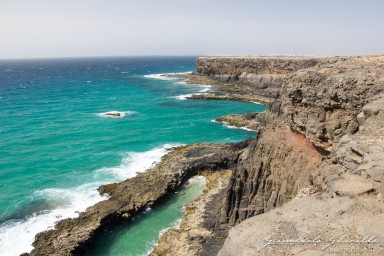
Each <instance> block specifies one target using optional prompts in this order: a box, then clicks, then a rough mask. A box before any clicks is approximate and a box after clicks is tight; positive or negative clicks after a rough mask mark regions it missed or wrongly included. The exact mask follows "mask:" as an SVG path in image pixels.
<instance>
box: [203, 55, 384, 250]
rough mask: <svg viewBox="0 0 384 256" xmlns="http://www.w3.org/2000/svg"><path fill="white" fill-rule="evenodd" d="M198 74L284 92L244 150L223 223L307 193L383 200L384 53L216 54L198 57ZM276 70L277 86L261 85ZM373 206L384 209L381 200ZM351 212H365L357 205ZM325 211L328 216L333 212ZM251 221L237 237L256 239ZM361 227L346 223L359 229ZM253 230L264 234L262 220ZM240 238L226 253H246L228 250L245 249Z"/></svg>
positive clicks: (229, 243) (257, 89) (226, 201)
mask: <svg viewBox="0 0 384 256" xmlns="http://www.w3.org/2000/svg"><path fill="white" fill-rule="evenodd" d="M197 72H198V73H200V74H202V75H208V76H210V77H212V78H214V79H218V80H220V81H224V80H232V81H234V82H235V83H238V84H244V85H245V87H247V89H246V90H249V88H254V89H255V90H254V92H253V93H256V94H259V93H261V94H264V96H265V95H269V96H271V95H272V94H270V92H272V91H274V92H277V91H278V92H277V93H276V94H273V96H276V97H275V98H276V99H275V100H274V101H273V102H272V103H271V104H269V106H268V109H267V110H266V112H265V113H264V114H263V115H262V116H261V117H262V119H263V122H262V123H264V124H266V126H265V127H264V128H261V132H260V134H259V138H258V140H257V141H255V142H253V143H252V144H251V145H250V146H249V147H248V148H247V150H246V151H245V152H244V153H243V154H242V156H241V157H240V159H239V162H238V165H237V169H236V170H235V171H234V172H233V175H232V177H231V181H230V183H229V186H228V189H227V192H226V196H225V199H224V201H223V205H222V214H221V219H220V222H222V223H225V222H228V223H230V224H231V225H234V224H238V223H240V222H242V221H244V220H245V219H247V218H250V217H252V216H254V215H258V214H260V213H265V212H268V211H269V210H271V209H272V208H275V207H277V206H281V205H283V204H284V203H287V202H288V201H290V200H291V199H292V198H294V197H295V196H297V194H298V193H303V191H304V194H309V195H319V194H320V195H322V196H323V197H327V198H328V197H330V198H333V197H340V196H341V197H351V196H353V197H360V196H367V195H372V196H374V198H373V199H372V198H371V199H372V202H374V201H375V200H376V199H375V198H376V196H377V197H378V198H379V199H378V200H380V198H381V197H382V193H383V191H384V189H383V178H382V177H383V173H384V162H380V161H379V158H378V155H381V156H383V155H384V151H383V138H384V137H383V135H384V130H383V129H382V128H378V127H380V122H381V121H379V120H380V118H378V115H380V113H381V112H380V109H381V108H383V107H384V104H383V105H381V103H380V102H382V100H381V98H380V97H381V96H380V95H382V92H383V91H384V57H363V58H360V57H355V58H353V57H346V58H344V57H332V58H288V57H284V58H258V57H255V58H251V57H249V58H223V57H219V58H214V57H211V58H199V59H198V60H197ZM276 74H277V75H278V76H279V79H278V80H274V81H275V82H276V83H275V84H273V85H271V86H272V89H269V88H267V87H268V83H262V84H260V80H257V79H253V78H255V77H262V76H264V77H269V76H271V75H276ZM251 78H252V79H251ZM262 87H263V89H260V88H262ZM264 87H265V88H264ZM373 112H374V114H373ZM367 117H370V118H371V119H369V118H368V119H367ZM372 117H375V118H374V119H373V118H372ZM367 120H369V128H368V127H367ZM372 127H377V128H373V129H372ZM367 129H370V130H371V132H367ZM373 131H375V132H373ZM372 144H375V145H372ZM305 188H306V190H302V189H305ZM344 199H345V200H347V198H344ZM344 199H340V200H341V201H342V202H344V201H343V200H344ZM327 200H330V201H329V205H328V206H330V205H332V204H334V201H332V199H327ZM315 203H316V202H314V204H315ZM377 203H380V202H377ZM290 204H291V203H290ZM356 205H358V204H356ZM356 205H355V207H361V205H360V206H356ZM328 206H327V207H328ZM331 208H332V207H331ZM335 208H336V207H335ZM339 208H340V207H339ZM341 208H342V207H341ZM372 209H375V211H376V213H381V212H382V209H378V208H377V207H374V206H372ZM340 211H342V210H340ZM349 211H356V212H358V211H357V210H356V209H354V208H353V207H350V208H349ZM322 213H323V214H324V216H323V217H324V218H325V215H326V213H325V212H322ZM303 214H304V213H303ZM359 214H361V215H364V214H365V215H364V216H367V215H366V213H363V212H359ZM304 215H305V214H304ZM260 216H263V215H260ZM292 216H293V217H292V218H291V219H290V221H292V220H293V219H295V217H294V213H293V214H292ZM349 217H351V216H349ZM371 217H372V218H374V217H375V214H371ZM255 218H256V217H255ZM261 218H262V217H260V218H259V219H261ZM265 218H268V217H265ZM271 218H272V217H271ZM274 218H275V220H278V217H274ZM307 218H308V217H307ZM317 218H319V216H317ZM334 218H336V216H335V217H334ZM351 218H352V217H351ZM272 219H273V218H272ZM250 221H251V219H250V220H249V221H247V224H246V225H245V226H243V227H242V229H241V230H240V229H239V230H237V229H236V227H235V228H234V229H233V231H232V230H231V232H232V236H231V235H230V236H231V237H233V236H241V237H243V239H248V238H247V237H245V236H242V235H241V232H243V231H246V226H247V225H248V226H249V225H250ZM313 221H316V217H314V219H313ZM349 221H352V219H349ZM346 222H347V221H346ZM258 223H259V224H260V222H258ZM281 223H283V222H281ZM324 223H325V225H329V223H326V222H324ZM324 223H322V224H324ZM269 224H270V225H271V226H273V224H274V223H273V222H271V223H269ZM295 224H296V225H298V223H295ZM260 225H261V224H260ZM240 226H241V225H240ZM356 226H358V225H356ZM356 226H354V227H345V228H344V229H346V230H348V228H350V229H351V230H353V229H354V228H357V227H356ZM359 228H360V229H361V227H360V226H359ZM231 232H230V234H231ZM252 232H254V233H257V226H255V228H254V229H252ZM324 232H325V231H324ZM360 234H361V232H360ZM378 235H382V234H381V233H380V234H378ZM255 237H258V236H257V235H256V236H255ZM262 238H263V239H265V238H266V237H262ZM383 239H384V237H383ZM235 241H237V242H238V243H241V241H240V240H239V239H235V240H233V238H232V240H229V238H228V239H227V242H226V246H224V249H223V250H222V252H227V253H225V254H224V253H223V255H234V253H235V252H236V253H237V254H238V253H239V252H238V251H236V250H232V252H233V253H232V254H231V253H228V252H229V251H231V250H227V249H233V248H234V247H236V248H239V247H238V246H237V245H235ZM261 241H262V240H261ZM243 242H244V241H243ZM228 246H232V247H231V248H229V247H228ZM249 246H251V245H249ZM250 251H251V249H250V250H249V252H250ZM275 253H277V254H276V255H280V254H279V252H278V251H276V252H275ZM280 253H281V252H280ZM266 255H268V254H266Z"/></svg>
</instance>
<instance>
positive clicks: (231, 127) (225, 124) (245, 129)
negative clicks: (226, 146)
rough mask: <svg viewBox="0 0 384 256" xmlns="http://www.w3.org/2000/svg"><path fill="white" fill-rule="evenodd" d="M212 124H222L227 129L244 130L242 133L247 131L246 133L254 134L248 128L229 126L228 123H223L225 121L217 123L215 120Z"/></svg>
mask: <svg viewBox="0 0 384 256" xmlns="http://www.w3.org/2000/svg"><path fill="white" fill-rule="evenodd" d="M211 122H212V123H221V124H223V126H224V127H226V128H228V129H239V130H244V131H247V132H254V130H252V129H249V128H248V127H245V126H240V127H238V126H233V125H230V124H228V122H225V121H222V122H218V121H216V120H211Z"/></svg>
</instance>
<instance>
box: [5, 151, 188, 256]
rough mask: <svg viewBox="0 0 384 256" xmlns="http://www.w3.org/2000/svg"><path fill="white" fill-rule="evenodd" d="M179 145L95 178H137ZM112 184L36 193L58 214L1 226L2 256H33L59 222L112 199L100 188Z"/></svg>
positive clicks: (139, 155) (128, 160) (134, 156)
mask: <svg viewBox="0 0 384 256" xmlns="http://www.w3.org/2000/svg"><path fill="white" fill-rule="evenodd" d="M179 145H181V144H165V145H164V146H162V147H158V148H154V149H152V150H149V151H146V152H130V153H128V156H127V157H125V158H123V160H122V163H121V165H120V166H118V167H112V168H102V169H99V170H96V171H95V174H96V176H97V173H99V172H102V173H107V174H112V176H113V180H115V181H119V180H123V179H127V178H131V177H134V176H135V175H136V174H137V173H138V172H144V171H146V170H147V169H149V168H151V167H152V166H154V165H155V164H156V163H158V162H159V161H160V160H161V157H162V156H164V155H165V154H166V153H168V152H169V150H170V148H172V147H175V146H179ZM108 182H110V180H109V181H106V180H105V179H104V180H102V181H98V182H93V183H87V184H83V185H81V186H78V187H74V188H67V189H61V188H48V189H44V190H38V191H35V192H34V193H33V195H32V197H33V198H37V199H46V200H48V201H51V202H55V205H59V206H58V207H57V208H56V209H54V210H46V211H43V212H40V213H39V214H35V215H33V216H32V217H30V218H28V219H26V220H9V221H7V222H5V223H3V224H2V225H1V226H0V255H7V256H12V255H20V254H21V253H24V252H30V251H31V250H32V249H33V247H32V242H33V241H34V238H35V235H36V234H37V233H39V232H42V231H44V230H49V229H52V228H53V227H54V225H55V223H56V222H58V221H59V220H62V219H66V218H75V217H78V215H79V213H80V212H83V211H85V210H86V209H87V207H89V206H92V205H94V204H96V203H97V202H100V201H102V200H106V199H107V198H108V197H107V196H101V195H100V194H99V192H98V191H97V188H98V187H99V186H100V185H102V184H105V183H108ZM15 241H17V246H15Z"/></svg>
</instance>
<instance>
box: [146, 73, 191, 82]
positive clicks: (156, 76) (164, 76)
mask: <svg viewBox="0 0 384 256" xmlns="http://www.w3.org/2000/svg"><path fill="white" fill-rule="evenodd" d="M191 73H192V71H189V72H180V73H163V74H150V75H144V77H146V78H152V79H160V80H178V79H179V78H178V77H172V76H173V75H183V74H191Z"/></svg>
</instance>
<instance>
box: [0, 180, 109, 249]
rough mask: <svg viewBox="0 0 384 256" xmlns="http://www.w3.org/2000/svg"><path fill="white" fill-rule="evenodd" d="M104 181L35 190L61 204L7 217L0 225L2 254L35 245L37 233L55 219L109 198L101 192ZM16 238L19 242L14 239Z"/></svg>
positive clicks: (35, 195) (36, 194)
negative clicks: (15, 217) (24, 217)
mask: <svg viewBox="0 0 384 256" xmlns="http://www.w3.org/2000/svg"><path fill="white" fill-rule="evenodd" d="M100 185H101V183H89V184H84V185H81V186H79V187H76V188H68V189H58V188H51V189H44V190H40V191H36V192H35V193H34V194H33V196H34V197H39V198H46V199H49V200H54V201H58V202H60V205H61V206H59V207H58V208H56V209H54V210H51V211H46V212H43V213H41V214H39V215H35V216H32V217H30V218H28V219H27V220H17V221H16V220H15V221H12V220H10V221H7V222H6V223H4V224H2V225H1V226H0V253H1V255H9V256H11V255H20V254H21V253H24V252H29V251H31V250H32V249H33V247H32V242H33V240H34V238H35V235H36V234H37V233H39V232H42V231H44V230H48V229H52V228H53V227H54V225H55V223H56V222H57V221H59V220H62V219H65V218H74V217H77V216H78V215H79V212H82V211H85V209H86V208H87V207H89V206H91V205H94V204H95V203H97V202H99V201H102V200H105V199H107V197H105V196H100V195H99V193H98V192H97V190H96V188H97V187H99V186H100ZM16 241H17V246H15V243H16Z"/></svg>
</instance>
